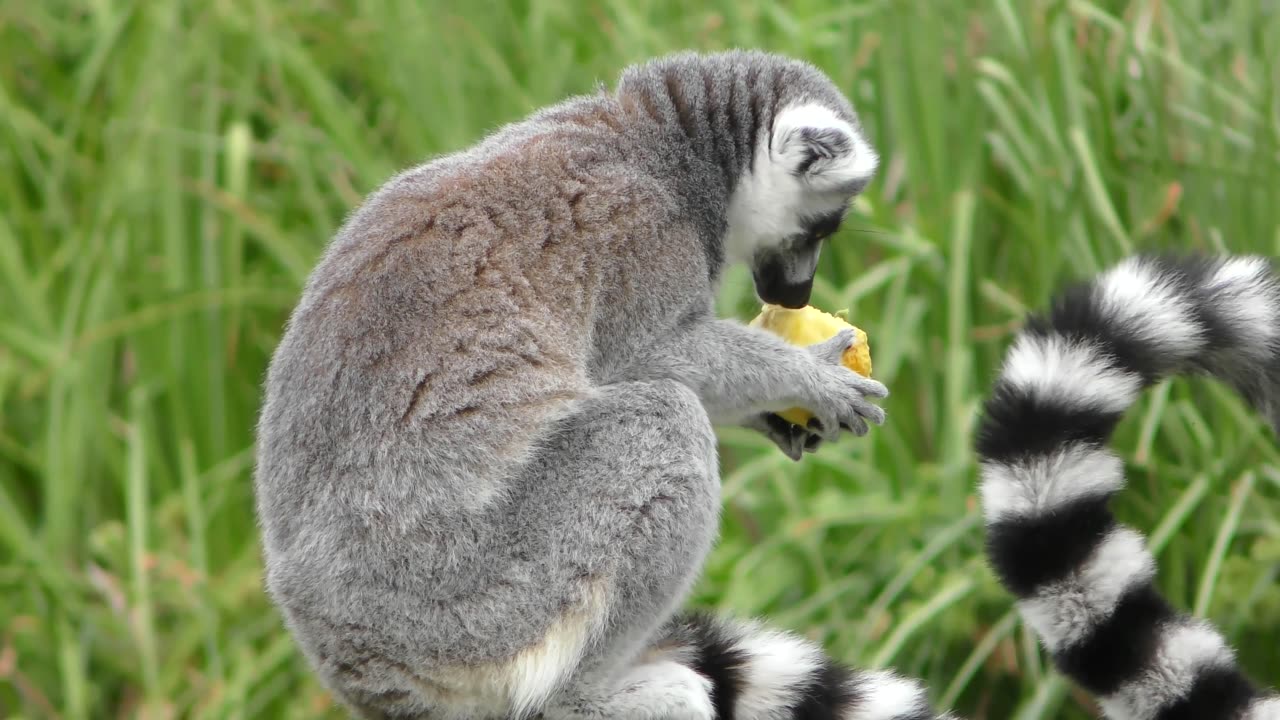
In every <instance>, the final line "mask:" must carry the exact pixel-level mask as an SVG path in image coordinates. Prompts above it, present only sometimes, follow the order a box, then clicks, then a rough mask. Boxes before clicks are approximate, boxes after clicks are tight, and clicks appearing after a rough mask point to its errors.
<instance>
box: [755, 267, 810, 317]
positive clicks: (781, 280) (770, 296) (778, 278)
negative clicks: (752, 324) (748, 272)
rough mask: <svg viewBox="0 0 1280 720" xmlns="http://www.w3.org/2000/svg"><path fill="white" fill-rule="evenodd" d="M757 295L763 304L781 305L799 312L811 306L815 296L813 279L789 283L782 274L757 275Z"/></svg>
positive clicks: (763, 273) (765, 273) (764, 273)
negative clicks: (810, 300) (811, 300)
mask: <svg viewBox="0 0 1280 720" xmlns="http://www.w3.org/2000/svg"><path fill="white" fill-rule="evenodd" d="M755 281H756V294H757V295H759V296H760V300H761V301H762V302H766V303H769V304H770V305H781V306H782V307H784V308H787V309H789V310H799V309H800V308H802V307H804V306H806V305H808V304H809V296H810V295H812V294H813V277H809V279H807V280H803V281H801V282H787V279H786V277H785V276H784V275H782V273H770V272H767V268H766V272H762V273H756V275H755Z"/></svg>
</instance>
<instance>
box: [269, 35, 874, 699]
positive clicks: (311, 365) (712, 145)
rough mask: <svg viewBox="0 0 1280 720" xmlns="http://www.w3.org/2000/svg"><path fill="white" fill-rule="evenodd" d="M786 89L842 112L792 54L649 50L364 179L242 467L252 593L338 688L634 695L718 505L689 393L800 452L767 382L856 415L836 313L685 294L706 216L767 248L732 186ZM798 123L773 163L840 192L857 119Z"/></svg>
mask: <svg viewBox="0 0 1280 720" xmlns="http://www.w3.org/2000/svg"><path fill="white" fill-rule="evenodd" d="M799 103H810V104H818V105H820V106H822V107H823V108H826V109H827V110H829V111H830V113H832V114H833V116H834V117H837V118H838V119H839V120H840V121H841V122H843V123H846V124H847V127H849V128H852V129H853V130H854V132H860V128H859V126H858V123H857V118H856V116H855V115H854V113H853V110H852V108H851V107H850V106H849V103H848V102H847V100H845V98H844V97H843V96H842V95H841V94H840V93H839V92H838V91H837V90H836V89H835V88H834V87H833V86H832V84H831V83H830V82H829V81H828V80H827V79H826V77H825V76H823V75H822V73H821V72H819V71H818V70H816V69H815V68H813V67H811V66H809V65H806V64H803V63H799V62H796V61H792V60H789V59H785V58H781V57H777V56H772V55H766V54H763V53H755V52H731V53H723V54H717V55H709V56H706V55H704V56H697V55H692V54H682V55H677V56H672V57H668V58H664V59H660V60H657V61H654V62H650V63H648V64H645V65H641V66H637V67H632V68H629V69H628V70H627V71H625V72H624V73H623V74H622V77H621V80H620V82H619V84H618V88H617V90H616V91H615V92H613V93H611V94H610V93H606V92H601V93H599V94H596V95H592V96H584V97H577V98H573V99H570V100H567V101H565V102H563V103H560V104H558V105H555V106H552V107H550V108H547V109H544V110H542V111H540V112H538V113H536V114H534V115H533V116H531V117H530V118H528V119H526V120H524V121H522V122H519V123H515V124H512V125H509V126H506V127H504V128H502V129H500V130H498V131H497V132H495V133H494V134H492V135H491V136H490V137H488V138H486V139H485V140H483V141H482V142H480V143H479V144H478V145H476V146H475V147H472V148H470V149H467V150H464V151H461V152H458V153H455V154H452V155H448V156H445V157H442V158H438V159H436V160H433V161H431V162H428V163H426V164H423V165H421V166H418V167H416V168H413V169H411V170H408V171H407V172H404V173H402V174H400V175H398V176H396V177H395V178H392V179H391V180H390V181H389V182H387V183H386V184H385V185H384V186H383V187H381V188H379V189H378V190H377V191H376V192H374V193H373V194H372V195H371V196H370V197H369V198H368V200H367V201H366V202H365V204H364V205H363V206H362V207H361V208H359V209H358V210H357V211H356V212H355V213H354V214H353V215H352V216H351V217H350V218H349V220H348V221H347V222H346V224H345V225H344V227H343V228H342V229H341V230H340V232H339V233H338V234H337V237H336V238H335V239H334V241H333V242H332V243H331V244H330V246H329V247H328V248H327V250H326V252H325V254H324V257H323V258H322V259H321V261H320V263H319V265H318V266H317V267H316V269H315V271H314V272H313V274H312V275H311V277H310V278H309V280H308V282H307V285H306V288H305V291H304V293H303V296H302V298H301V301H300V302H299V304H298V307H297V308H296V310H295V312H294V313H293V315H292V317H291V318H290V321H289V324H288V328H287V331H286V333H285V335H284V337H283V339H282V340H281V342H280V345H279V347H278V348H277V350H276V353H275V356H274V358H273V360H272V363H271V366H270V369H269V372H268V376H267V381H266V398H265V403H264V407H263V410H262V415H261V420H260V426H259V448H258V458H257V461H258V464H257V472H256V492H257V510H258V516H259V519H260V524H261V528H262V532H263V537H264V545H265V557H266V563H267V571H266V584H267V588H268V590H269V592H270V595H271V597H272V599H273V601H274V602H275V603H276V604H277V605H278V607H279V608H280V610H281V612H282V613H283V616H284V618H285V620H286V623H287V625H288V627H289V629H290V630H291V632H292V633H293V634H294V637H295V638H296V640H297V642H298V643H299V645H300V646H301V648H302V650H303V651H304V653H305V654H306V656H307V658H308V660H309V661H310V662H311V663H312V665H313V666H314V667H315V669H316V670H317V672H318V674H319V676H320V677H321V679H322V680H323V681H324V683H325V684H326V685H327V686H329V687H330V688H332V689H333V690H334V691H335V693H336V694H337V695H338V696H339V697H340V698H341V699H342V700H343V701H344V702H346V703H347V704H348V705H349V706H350V707H351V708H352V709H353V711H355V712H357V713H358V714H360V715H361V716H362V717H424V718H425V717H428V715H429V716H430V717H432V718H447V717H474V718H482V717H490V716H492V717H508V716H510V717H517V716H520V715H522V714H523V715H529V714H533V713H538V712H545V713H546V714H547V716H548V717H553V716H557V714H558V715H559V716H564V717H570V716H572V717H631V716H632V715H633V714H634V716H636V717H642V716H646V715H643V714H636V713H640V710H639V709H640V708H644V707H648V706H650V705H651V704H652V703H653V702H656V700H655V698H659V697H671V696H673V693H674V694H675V695H679V694H680V693H681V692H683V690H681V688H682V687H684V686H683V685H680V683H685V684H686V685H687V684H688V683H689V682H692V681H693V680H696V678H695V677H693V676H690V675H689V674H688V673H684V674H680V671H678V670H677V671H675V672H676V675H678V676H679V677H675V679H673V680H672V681H671V683H667V684H666V685H664V684H663V682H658V681H655V678H662V677H668V675H670V673H666V674H664V672H659V671H657V670H655V669H654V668H653V667H651V666H650V665H646V664H645V663H644V662H642V661H641V660H640V659H639V658H641V656H642V654H643V653H645V652H646V648H650V645H651V644H652V643H653V642H654V638H655V637H657V635H656V634H655V633H657V632H658V631H659V629H660V628H661V627H662V626H663V624H664V622H666V621H667V619H668V618H670V617H671V615H672V613H674V612H675V611H677V610H678V609H679V607H680V604H681V602H682V600H683V598H684V596H685V595H686V593H687V591H688V588H689V587H690V585H691V583H692V582H693V581H694V580H695V579H696V577H697V573H698V571H699V569H700V567H701V564H702V562H703V559H704V557H705V555H706V553H707V552H708V550H709V549H710V547H711V544H712V542H713V539H714V537H715V534H716V528H717V518H718V510H719V478H718V469H717V461H716V453H715V436H714V434H713V431H712V421H713V420H715V421H717V422H726V423H739V424H742V425H745V426H747V427H752V428H755V429H757V430H759V431H760V432H762V433H764V434H766V435H767V436H769V437H770V438H771V439H773V440H774V442H776V443H777V444H778V445H779V447H781V448H783V449H784V451H786V452H787V453H788V455H791V456H792V457H799V453H798V452H795V450H796V447H797V443H799V445H800V446H801V447H803V446H805V445H809V446H812V445H813V444H814V441H815V439H814V438H813V437H810V435H809V433H808V432H805V431H796V430H794V429H787V428H779V427H778V425H777V423H776V422H770V421H766V419H765V418H766V413H767V412H768V411H771V410H780V409H782V408H785V407H790V406H793V405H803V406H805V407H809V408H811V409H813V410H814V411H815V415H816V416H817V418H818V419H819V424H818V426H817V428H816V432H817V436H818V437H820V438H824V439H826V438H831V437H834V436H835V435H836V433H838V432H839V429H840V427H841V426H844V427H846V428H848V429H849V430H851V431H853V432H854V433H855V434H864V433H865V432H866V431H867V422H873V423H880V422H883V419H884V414H883V412H882V411H881V410H880V409H879V408H878V407H877V406H876V405H874V404H872V403H871V402H869V401H868V400H867V398H874V397H883V396H885V395H886V393H887V391H886V390H885V388H884V386H883V385H881V384H880V383H878V382H875V381H872V380H868V379H864V378H861V377H859V376H857V375H855V374H853V373H850V372H848V371H846V370H844V369H843V368H841V367H839V365H838V357H839V352H840V350H842V349H843V348H844V347H847V346H848V344H849V343H850V342H851V341H852V337H851V335H850V334H843V335H841V336H840V337H839V338H837V339H836V340H834V341H831V342H829V343H827V344H824V345H822V346H817V347H815V348H812V349H797V348H795V347H793V346H790V345H787V344H785V343H784V342H783V341H781V340H779V339H778V338H776V337H773V336H772V335H770V334H768V333H765V332H763V331H759V330H756V329H752V328H748V327H745V326H744V325H742V324H739V323H736V322H732V321H727V320H718V319H716V318H714V317H713V315H712V307H713V300H714V294H715V290H716V282H717V280H718V278H719V277H720V275H721V272H722V270H723V268H724V266H725V264H726V262H727V260H728V259H733V258H727V256H728V255H730V254H731V251H732V250H733V248H732V247H729V246H728V245H727V244H726V237H728V236H731V237H733V238H735V240H734V242H736V243H738V245H739V246H741V247H745V248H750V252H751V253H752V255H751V257H748V258H743V260H744V261H746V262H756V258H758V257H769V258H775V257H777V256H778V254H779V253H783V254H785V252H786V247H787V241H788V240H789V237H777V238H773V239H772V240H769V239H768V238H765V240H763V241H762V240H760V239H759V238H757V237H755V236H753V235H751V233H752V232H755V231H754V230H753V229H751V228H746V229H742V228H739V229H738V230H734V228H733V227H730V226H731V225H732V221H731V217H730V216H731V215H733V213H734V212H737V211H735V210H734V209H733V207H731V206H732V204H733V202H734V199H735V195H734V193H735V191H738V190H740V188H739V185H740V183H741V182H742V179H743V178H744V177H756V178H759V177H762V175H761V172H762V170H761V168H758V167H756V165H757V164H758V162H759V158H760V157H762V156H761V155H759V153H758V151H759V150H760V148H761V144H762V143H766V144H767V143H769V142H771V137H772V136H771V134H770V133H771V132H772V130H773V125H774V121H775V119H776V118H777V117H778V115H779V113H780V112H783V111H784V110H786V109H787V108H789V107H794V106H796V105H797V104H799ZM810 135H811V136H812V138H809V137H808V136H806V135H805V134H804V133H790V134H789V135H788V136H787V142H788V143H793V144H794V143H797V142H798V143H801V144H802V147H799V146H797V147H798V149H795V148H793V149H795V152H793V153H792V154H791V155H780V156H779V157H782V158H783V159H782V161H780V162H784V163H790V164H791V165H796V163H797V162H798V160H796V158H800V159H802V160H807V161H808V163H807V165H805V166H804V167H798V166H796V167H789V168H788V169H789V171H790V172H791V173H792V174H793V175H794V176H795V177H796V178H798V180H797V182H800V183H803V185H802V186H801V189H802V191H803V193H805V196H804V197H803V198H802V200H803V203H804V205H805V207H806V208H811V207H819V208H825V210H824V212H826V213H827V214H830V212H841V211H842V210H843V208H844V207H845V206H847V204H848V201H849V199H850V197H851V194H852V192H855V191H856V190H857V189H860V188H861V187H862V186H863V185H865V183H866V180H867V178H866V177H858V176H857V172H853V173H852V174H851V171H850V172H844V174H840V172H839V168H840V167H841V166H840V162H841V160H840V159H841V158H845V159H848V158H849V157H850V155H849V154H850V153H854V152H856V151H857V147H858V146H857V144H856V143H852V142H851V141H850V139H849V138H847V137H846V138H841V137H839V135H840V133H838V132H837V133H834V134H833V133H832V132H831V131H829V130H823V131H821V132H816V133H810ZM792 136H794V137H792ZM855 139H856V140H858V141H859V142H862V140H861V138H860V137H858V138H855ZM813 143H820V144H821V147H820V148H819V147H816V146H815V147H810V145H812V144H813ZM861 147H863V148H865V147H866V146H865V143H864V144H863V145H862V146H861ZM775 150H776V149H775ZM815 154H816V155H817V156H816V157H810V156H812V155H815ZM865 160H866V159H865V158H861V159H860V161H865ZM864 165H865V163H864ZM858 172H861V171H858ZM867 172H869V171H867ZM828 177H830V178H831V181H830V182H827V181H826V179H827V178H828ZM824 183H825V184H824ZM757 186H759V187H769V185H768V183H767V182H764V181H760V182H757ZM753 187H755V186H753ZM753 192H754V191H753ZM740 195H741V194H739V196H738V198H737V199H738V201H739V205H741V202H742V197H741V196H740ZM751 199H754V198H751ZM735 217H736V216H735ZM773 219H774V220H776V221H777V222H778V223H780V225H779V227H782V226H787V227H790V226H791V225H788V223H791V222H792V219H791V218H787V217H778V218H773ZM811 220H812V218H808V219H804V221H803V222H800V221H797V223H798V224H797V227H799V226H800V225H804V223H811ZM837 222H838V221H837ZM792 224H795V223H792ZM831 229H834V228H831ZM744 238H745V239H744ZM752 243H755V244H754V245H752ZM761 243H763V244H761ZM770 243H772V244H770ZM735 247H737V246H735ZM799 262H805V261H803V260H801V261H799ZM809 274H810V275H811V274H812V270H811V269H810V271H809ZM805 299H806V300H807V293H806V296H805ZM548 637H552V639H553V640H555V642H558V643H560V644H559V645H554V646H553V645H549V644H548V643H549V642H550V641H548ZM575 643H577V644H575ZM557 648H558V649H557ZM522 653H523V654H522ZM537 653H542V654H537ZM531 657H532V658H535V659H539V661H538V662H537V663H534V664H532V665H530V664H528V663H527V662H526V661H527V660H528V659H529V658H531ZM522 658H523V660H522ZM546 658H551V659H552V660H555V661H556V662H560V661H562V660H563V661H564V662H563V663H562V664H563V665H564V667H563V668H560V670H562V672H561V671H557V669H556V668H558V667H559V666H558V665H556V662H542V659H546ZM521 662H526V664H525V665H519V668H520V670H519V671H515V670H511V668H513V667H516V665H513V663H517V664H518V663H521ZM530 668H533V669H532V670H531V669H530ZM508 671H510V672H508ZM530 672H533V673H534V674H537V673H547V676H546V677H542V676H541V675H539V676H538V677H536V678H533V679H530V678H529V677H528V673H530ZM503 673H506V674H505V675H504V674H503ZM513 673H514V674H513ZM520 673H525V674H524V675H521V674H520ZM495 678H496V680H495ZM504 678H505V679H504ZM513 678H514V679H513ZM627 678H631V679H632V680H633V681H634V682H632V683H631V685H627V682H628V681H627ZM636 678H640V680H636ZM641 680H642V681H641ZM490 681H492V682H490ZM487 682H488V683H489V685H486V684H485V683H487ZM502 682H508V684H509V685H510V687H507V686H503V685H502ZM521 683H523V684H521ZM672 683H674V684H672ZM695 684H696V683H695ZM490 685H492V687H491V686H490ZM659 686H661V687H659ZM627 688H630V689H627ZM637 688H639V689H637ZM646 688H647V690H646ZM673 688H674V689H673ZM664 693H665V695H664ZM486 694H487V695H488V697H484V696H485V695H486ZM628 698H630V699H628ZM706 702H709V701H705V702H703V705H705V704H706ZM593 707H594V708H597V711H593V712H595V714H591V713H589V712H588V710H590V708H593ZM557 708H559V709H557ZM575 708H576V709H575ZM628 708H629V709H628ZM701 708H702V706H699V705H698V703H697V702H694V703H693V704H692V705H690V706H689V708H687V709H686V711H685V712H686V713H687V714H689V716H690V717H701V716H702V715H700V713H702V712H703V709H701ZM575 713H576V714H575ZM583 713H587V714H586V715H583Z"/></svg>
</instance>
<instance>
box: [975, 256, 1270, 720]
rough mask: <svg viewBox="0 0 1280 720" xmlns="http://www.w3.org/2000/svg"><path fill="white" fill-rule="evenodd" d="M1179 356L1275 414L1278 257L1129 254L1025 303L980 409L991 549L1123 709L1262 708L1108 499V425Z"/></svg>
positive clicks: (1036, 624)
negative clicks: (1173, 599)
mask: <svg viewBox="0 0 1280 720" xmlns="http://www.w3.org/2000/svg"><path fill="white" fill-rule="evenodd" d="M1179 372H1196V373H1207V374H1210V375H1213V376H1216V377H1218V378H1219V379H1222V380H1224V381H1226V382H1228V383H1230V384H1232V385H1233V386H1234V387H1235V388H1236V389H1237V390H1238V391H1239V392H1241V394H1242V395H1244V396H1245V397H1246V399H1247V400H1248V401H1249V402H1251V404H1253V406H1254V407H1255V408H1256V409H1258V410H1259V411H1260V412H1261V413H1263V414H1264V415H1265V416H1266V418H1267V420H1268V421H1269V422H1270V423H1271V425H1272V427H1273V429H1276V428H1280V423H1278V422H1277V413H1278V412H1280V402H1277V392H1276V391H1277V388H1280V281H1278V280H1277V277H1276V274H1275V270H1274V268H1273V264H1272V262H1271V261H1270V260H1268V259H1266V258H1262V257H1259V256H1218V257H1213V256H1195V255H1191V256H1182V257H1176V256H1170V255H1162V254H1147V255H1139V256H1134V257H1130V258H1128V259H1126V260H1124V261H1123V262H1121V263H1118V264H1117V265H1115V266H1113V267H1112V268H1110V269H1108V270H1107V271H1105V272H1103V273H1101V274H1100V275H1099V276H1097V277H1096V278H1094V279H1093V280H1092V281H1090V282H1086V283H1082V284H1078V285H1076V286H1074V287H1072V288H1069V289H1068V290H1066V291H1063V292H1062V293H1060V294H1059V295H1058V296H1057V297H1056V298H1055V299H1054V301H1053V302H1052V303H1051V307H1050V310H1049V311H1048V312H1046V313H1043V314H1039V315H1035V316H1032V317H1031V318H1030V319H1029V321H1028V323H1027V325H1026V327H1025V328H1024V330H1023V331H1022V332H1021V333H1020V334H1019V336H1018V337H1017V339H1016V340H1015V342H1014V343H1013V345H1012V347H1011V348H1010V350H1009V352H1008V353H1007V355H1006V358H1005V362H1004V365H1003V366H1002V368H1001V370H1000V374H999V377H998V379H997V381H996V383H995V386H994V388H993V390H992V393H991V395H990V397H989V398H988V399H987V402H986V406H985V410H986V412H985V414H984V416H983V418H982V419H981V420H980V423H979V427H978V433H977V440H976V450H977V452H978V455H979V459H980V462H981V473H980V475H981V488H980V489H981V498H982V507H983V512H984V516H985V519H986V525H987V555H988V559H989V561H990V562H991V565H992V567H993V569H994V570H995V572H996V574H997V576H998V577H999V578H1000V580H1001V582H1002V583H1003V584H1004V586H1005V587H1006V588H1007V589H1008V590H1009V591H1010V592H1012V593H1013V594H1014V595H1016V596H1017V597H1018V599H1019V600H1018V606H1019V610H1020V612H1021V615H1022V617H1023V618H1024V620H1025V621H1026V622H1027V623H1028V625H1029V626H1030V627H1031V628H1032V629H1033V630H1034V631H1035V632H1036V634H1037V635H1038V636H1039V637H1040V638H1041V640H1042V642H1043V643H1044V645H1045V646H1046V648H1047V649H1048V650H1049V651H1050V653H1051V654H1052V655H1053V656H1054V659H1055V662H1056V664H1057V665H1058V666H1059V667H1060V668H1061V669H1063V671H1064V672H1066V673H1067V674H1068V675H1069V676H1071V677H1072V678H1073V679H1074V680H1075V681H1077V682H1079V683H1080V684H1081V685H1082V686H1083V687H1084V688H1085V689H1087V690H1089V691H1090V692H1092V693H1093V694H1094V695H1095V696H1097V697H1099V699H1100V701H1101V703H1102V705H1103V707H1104V709H1105V710H1106V712H1107V716H1108V717H1109V718H1111V719H1112V720H1167V719H1171V718H1183V717H1197V718H1206V720H1219V719H1221V720H1228V718H1230V719H1231V720H1238V719H1239V718H1246V720H1254V718H1255V717H1263V718H1265V717H1268V713H1275V712H1276V705H1275V703H1274V701H1272V700H1270V699H1265V700H1264V699H1261V696H1260V695H1259V694H1258V691H1256V690H1255V689H1254V687H1253V686H1252V685H1251V684H1250V682H1249V681H1248V680H1247V679H1246V678H1245V676H1244V675H1243V674H1242V673H1241V672H1240V671H1239V670H1238V668H1237V666H1236V661H1235V657H1234V654H1233V653H1232V651H1231V649H1230V648H1229V646H1228V645H1227V643H1226V641H1225V640H1224V639H1223V637H1222V636H1221V635H1220V634H1219V633H1218V631H1217V630H1216V629H1215V628H1214V627H1213V626H1212V625H1211V624H1209V623H1207V622H1203V621H1200V620H1197V619H1194V618H1191V617H1190V616H1188V615H1186V614H1184V613H1180V612H1178V611H1176V610H1174V609H1173V608H1172V607H1171V606H1170V605H1169V604H1168V603H1167V602H1166V601H1165V600H1164V598H1163V597H1161V596H1160V594H1159V592H1158V591H1157V590H1156V588H1155V586H1154V577H1155V561H1154V558H1153V557H1152V556H1151V554H1150V552H1149V551H1148V549H1147V547H1146V545H1145V539H1144V537H1143V536H1142V535H1141V534H1139V533H1138V532H1136V531H1134V530H1132V529H1129V528H1126V527H1124V526H1122V525H1120V524H1118V523H1117V522H1116V520H1115V518H1114V516H1113V515H1112V514H1111V511H1110V509H1109V507H1108V503H1109V500H1110V498H1111V496H1113V495H1114V494H1115V493H1117V492H1119V490H1120V489H1122V487H1123V485H1124V482H1125V478H1124V472H1123V464H1122V462H1121V461H1120V459H1119V458H1118V457H1117V456H1116V455H1115V454H1113V453H1112V452H1111V451H1110V450H1109V449H1108V448H1107V447H1106V443H1107V441H1108V440H1109V439H1110V435H1111V433H1112V431H1113V430H1114V428H1115V426H1116V425H1117V423H1118V422H1119V420H1120V419H1121V417H1122V415H1123V414H1124V412H1126V411H1127V410H1128V408H1129V407H1131V406H1132V404H1133V403H1134V402H1135V401H1136V400H1137V398H1138V395H1139V394H1140V392H1141V391H1142V390H1143V389H1145V388H1146V387H1149V386H1150V385H1151V384H1153V383H1155V382H1157V381H1158V380H1160V379H1162V378H1163V377H1166V376H1168V375H1172V374H1175V373H1179ZM1259 713H1261V714H1259ZM1278 720H1280V719H1278Z"/></svg>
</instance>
